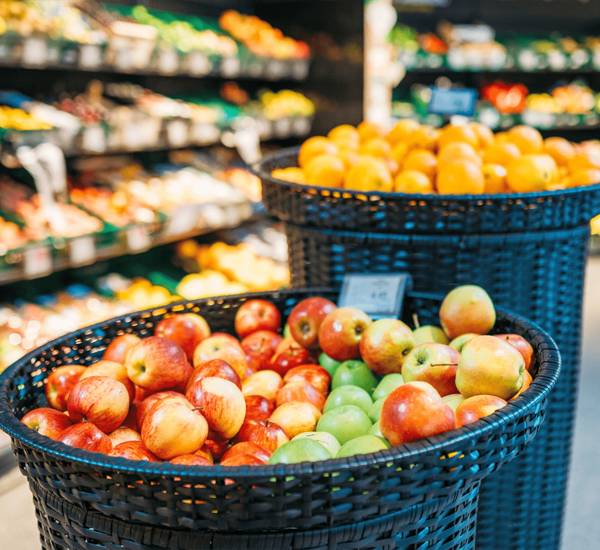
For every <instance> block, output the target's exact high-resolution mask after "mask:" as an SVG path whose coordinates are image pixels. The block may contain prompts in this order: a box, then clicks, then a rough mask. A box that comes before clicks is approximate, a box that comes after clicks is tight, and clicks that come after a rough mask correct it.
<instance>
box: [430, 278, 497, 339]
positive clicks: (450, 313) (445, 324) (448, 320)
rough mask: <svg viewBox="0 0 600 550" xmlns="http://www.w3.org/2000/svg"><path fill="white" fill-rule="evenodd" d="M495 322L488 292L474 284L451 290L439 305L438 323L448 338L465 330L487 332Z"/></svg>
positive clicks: (494, 311) (494, 313) (479, 332)
mask: <svg viewBox="0 0 600 550" xmlns="http://www.w3.org/2000/svg"><path fill="white" fill-rule="evenodd" d="M495 322H496V310H495V309H494V304H493V303H492V300H491V298H490V297H489V295H488V293H487V292H486V291H485V290H483V288H481V287H479V286H475V285H464V286H459V287H456V288H455V289H453V290H451V291H450V292H449V293H448V294H447V295H446V297H445V298H444V301H443V302H442V305H441V307H440V323H441V324H442V328H443V329H444V332H445V333H446V336H448V338H449V339H450V340H453V339H454V338H456V337H457V336H460V335H461V334H466V333H467V332H476V333H477V334H487V333H488V332H489V331H490V330H492V327H493V326H494V323H495Z"/></svg>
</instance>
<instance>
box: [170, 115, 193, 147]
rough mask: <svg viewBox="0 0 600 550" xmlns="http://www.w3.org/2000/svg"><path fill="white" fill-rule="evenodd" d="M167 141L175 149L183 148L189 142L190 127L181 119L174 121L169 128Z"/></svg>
mask: <svg viewBox="0 0 600 550" xmlns="http://www.w3.org/2000/svg"><path fill="white" fill-rule="evenodd" d="M167 139H168V140H169V144H170V145H171V146H173V147H181V146H182V145H185V144H186V143H187V142H188V141H189V131H188V125H187V124H186V123H185V122H184V121H183V120H180V119H177V120H172V121H171V122H169V125H168V126H167Z"/></svg>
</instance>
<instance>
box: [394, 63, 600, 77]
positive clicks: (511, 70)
mask: <svg viewBox="0 0 600 550" xmlns="http://www.w3.org/2000/svg"><path fill="white" fill-rule="evenodd" d="M406 72H407V73H416V74H437V73H444V72H446V73H503V74H523V73H536V74H538V73H541V74H552V73H558V74H562V73H567V74H568V73H573V74H578V75H580V74H595V73H598V72H600V68H597V67H594V66H590V67H564V68H562V69H558V68H551V67H544V68H532V69H524V68H522V67H476V66H471V67H452V66H449V65H442V66H440V67H406Z"/></svg>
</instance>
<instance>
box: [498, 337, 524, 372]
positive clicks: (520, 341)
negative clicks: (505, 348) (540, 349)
mask: <svg viewBox="0 0 600 550" xmlns="http://www.w3.org/2000/svg"><path fill="white" fill-rule="evenodd" d="M494 336H495V337H496V338H502V340H506V341H507V342H508V343H509V344H511V345H512V346H513V347H515V348H516V349H517V350H518V352H519V353H520V354H521V355H522V356H523V360H524V361H525V368H526V369H527V370H529V367H530V366H531V360H532V359H533V348H532V347H531V344H530V343H529V342H528V341H527V340H525V338H523V337H522V336H519V335H518V334H494Z"/></svg>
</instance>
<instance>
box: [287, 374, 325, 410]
mask: <svg viewBox="0 0 600 550" xmlns="http://www.w3.org/2000/svg"><path fill="white" fill-rule="evenodd" d="M290 401H306V402H307V403H312V404H313V405H314V406H315V407H317V409H319V410H320V411H322V410H323V407H324V406H325V396H324V395H323V394H322V393H321V392H320V391H319V390H317V388H315V387H314V386H313V385H312V384H311V383H310V382H307V381H306V380H296V381H295V382H288V383H287V384H285V385H284V386H283V388H281V389H280V390H279V391H278V392H277V398H276V403H277V406H278V407H280V406H281V405H283V404H284V403H289V402H290Z"/></svg>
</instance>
